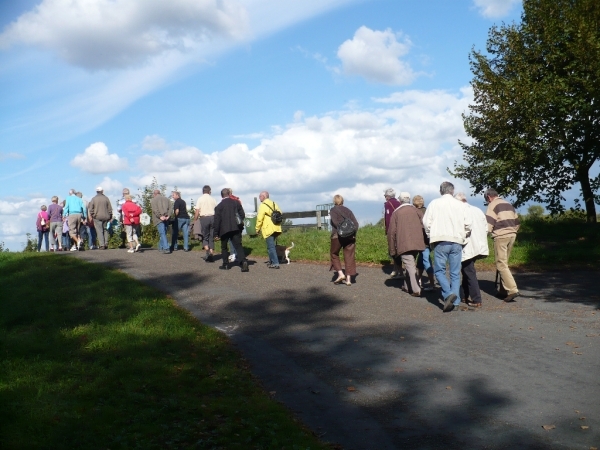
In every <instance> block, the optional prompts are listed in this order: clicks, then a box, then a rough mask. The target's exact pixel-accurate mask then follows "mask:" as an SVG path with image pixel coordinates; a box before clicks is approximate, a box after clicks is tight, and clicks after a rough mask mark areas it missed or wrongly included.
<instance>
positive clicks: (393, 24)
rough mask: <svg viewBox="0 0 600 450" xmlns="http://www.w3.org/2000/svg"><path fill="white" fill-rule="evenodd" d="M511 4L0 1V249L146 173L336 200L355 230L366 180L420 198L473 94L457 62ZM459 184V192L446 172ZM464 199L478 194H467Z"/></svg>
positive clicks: (368, 207)
mask: <svg viewBox="0 0 600 450" xmlns="http://www.w3.org/2000/svg"><path fill="white" fill-rule="evenodd" d="M520 13H521V3H520V1H519V0H453V1H451V2H450V1H448V0H424V1H419V2H418V1H414V0H362V1H361V0H302V1H299V0H293V1H292V0H222V1H216V0H170V1H169V2H164V1H159V0H146V1H143V2H142V1H140V0H69V1H67V0H43V1H41V2H40V1H39V0H38V1H28V0H24V1H20V2H0V26H1V27H2V28H1V30H2V31H1V32H0V86H1V87H0V90H1V92H0V105H1V108H0V242H4V243H5V245H6V246H8V247H9V248H10V249H11V250H20V249H22V248H23V245H24V242H25V234H26V233H27V232H31V233H35V217H36V214H37V211H39V208H40V205H41V204H48V203H49V201H50V198H51V197H52V196H53V195H58V196H59V198H60V199H61V200H62V199H63V198H64V197H65V196H66V195H67V193H68V190H69V189H70V188H71V187H73V188H75V189H77V190H80V191H82V192H83V193H84V197H85V198H87V199H89V198H91V197H92V196H93V195H94V194H95V187H96V186H98V185H101V186H102V187H104V190H105V193H106V194H107V195H109V196H110V197H111V198H112V199H113V200H116V199H117V198H119V197H120V193H121V190H122V188H123V187H129V188H130V189H131V190H132V191H133V192H136V191H137V189H138V188H140V187H142V186H144V185H146V184H149V183H150V181H151V180H152V177H156V178H157V180H158V182H159V183H161V184H167V186H168V188H169V189H171V188H172V187H174V186H177V187H178V188H179V189H180V190H181V191H182V196H183V198H184V199H185V200H186V201H188V202H189V200H190V199H191V198H194V199H196V198H197V197H198V196H199V194H201V189H202V186H203V185H204V184H210V185H211V186H212V187H213V192H214V193H217V192H218V191H219V190H220V189H221V188H222V187H231V188H233V190H234V192H235V193H236V195H239V196H240V197H241V198H242V200H243V202H244V204H245V205H248V206H249V205H251V204H252V203H253V202H252V198H253V197H256V196H258V193H259V192H260V191H261V190H264V189H267V190H269V191H270V192H271V197H272V198H274V199H275V200H276V201H277V202H278V203H279V204H280V205H281V207H282V209H283V210H284V211H297V210H305V209H313V208H314V206H315V205H316V204H320V203H328V202H330V201H331V197H332V196H333V195H334V194H336V193H341V194H342V195H343V196H344V197H345V199H346V205H347V206H349V207H350V208H351V209H353V210H354V211H355V214H356V215H357V217H358V218H359V220H360V221H361V222H363V223H366V222H375V221H377V220H379V218H380V217H381V213H382V204H383V190H384V189H385V188H387V187H393V188H394V189H396V191H397V192H400V191H408V192H410V194H411V195H415V194H421V195H423V196H424V197H425V199H426V202H428V201H430V200H431V199H433V198H435V197H437V196H438V195H439V194H438V188H439V184H440V183H441V182H442V181H444V180H452V178H451V177H450V176H449V175H448V174H447V172H446V168H447V167H449V166H450V167H451V166H452V165H453V163H454V161H455V160H458V161H460V160H461V151H460V147H459V146H458V140H459V139H461V140H466V139H467V138H466V136H465V134H464V130H463V127H462V119H461V113H462V112H464V111H465V110H466V109H467V106H468V104H469V102H471V101H472V93H471V90H470V88H469V81H470V80H471V73H470V70H469V64H468V55H469V52H470V50H471V48H472V47H475V48H477V49H484V47H485V41H486V37H487V33H488V30H489V28H490V27H491V26H492V25H493V24H500V23H501V22H511V21H518V20H519V17H520ZM452 181H453V182H455V185H456V186H457V189H459V190H463V191H465V192H466V193H467V194H470V192H471V191H470V189H469V185H468V183H467V182H465V181H462V180H452ZM472 202H473V203H474V204H477V205H481V204H482V200H481V199H479V198H473V199H472Z"/></svg>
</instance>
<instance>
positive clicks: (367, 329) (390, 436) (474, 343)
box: [74, 250, 600, 450]
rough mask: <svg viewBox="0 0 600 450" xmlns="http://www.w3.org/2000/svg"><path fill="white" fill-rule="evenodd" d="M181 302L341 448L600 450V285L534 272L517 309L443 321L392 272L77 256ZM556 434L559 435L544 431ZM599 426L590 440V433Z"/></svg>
mask: <svg viewBox="0 0 600 450" xmlns="http://www.w3.org/2000/svg"><path fill="white" fill-rule="evenodd" d="M74 256H76V257H79V258H81V259H85V260H87V261H91V262H97V263H102V264H106V265H107V266H109V267H112V268H115V269H119V270H122V271H123V272H126V273H128V274H129V275H131V276H132V277H134V278H136V279H138V280H140V281H143V282H145V283H148V284H150V285H152V286H154V287H157V288H159V289H161V290H163V291H164V292H166V293H168V294H169V295H171V296H172V297H173V298H175V300H176V301H177V303H178V304H179V305H180V306H181V307H183V308H186V309H188V310H189V311H191V312H192V313H193V314H194V315H195V316H196V317H197V318H198V319H199V320H201V321H202V322H204V323H206V324H209V325H211V326H214V327H216V328H218V329H219V330H222V331H223V332H224V333H226V334H227V335H228V336H230V338H231V339H232V341H233V342H234V343H235V345H236V346H237V347H238V348H239V349H240V351H241V352H242V353H243V354H244V356H245V358H247V359H248V360H249V362H250V363H251V366H252V370H253V372H254V373H255V374H256V376H257V377H258V378H259V379H260V380H261V382H262V383H263V385H264V387H265V389H266V390H267V391H269V392H271V393H272V395H273V396H274V398H275V399H277V400H278V401H281V402H283V403H284V404H286V405H287V406H288V407H289V408H290V409H291V410H292V411H294V413H295V414H296V415H297V416H298V417H299V418H300V419H301V420H302V421H303V422H304V423H306V424H307V425H308V426H309V427H310V428H311V429H312V430H313V431H314V432H315V433H316V434H317V435H319V436H321V437H322V439H323V440H325V441H329V442H332V443H337V444H340V445H341V446H342V447H343V448H344V449H347V450H351V449H357V450H358V449H382V450H383V449H439V448H442V447H443V448H450V449H516V448H519V449H585V450H588V449H590V448H593V447H598V448H600V320H599V319H600V295H599V291H598V289H597V288H596V281H597V279H598V277H599V276H600V272H586V273H583V272H566V273H559V272H557V273H543V274H542V273H528V274H516V276H515V278H516V280H517V284H518V286H519V288H520V291H521V293H522V294H524V296H523V297H520V298H518V299H517V300H518V301H517V302H515V303H510V304H505V303H504V302H502V301H499V300H497V299H495V298H494V297H492V296H490V295H489V294H488V293H492V292H493V290H494V281H493V278H494V273H492V272H483V273H480V274H479V278H480V286H481V288H482V290H483V291H484V293H483V295H484V300H483V301H484V306H483V308H481V309H480V310H476V311H473V310H466V311H461V312H452V313H442V311H441V307H442V305H441V303H440V302H439V301H438V300H437V298H436V296H437V294H436V293H428V295H427V298H413V297H410V296H409V295H408V294H405V293H403V292H402V291H401V290H400V283H401V281H400V280H389V279H388V276H387V275H386V273H385V272H384V270H383V269H382V268H373V267H359V275H358V276H357V279H356V283H355V284H353V285H352V286H345V285H339V286H337V285H334V284H333V283H332V282H331V280H332V273H330V272H328V271H327V269H328V267H327V266H323V265H317V264H304V263H292V264H291V265H283V266H282V268H281V270H270V269H267V268H266V263H265V260H264V259H259V258H253V257H252V256H250V260H251V264H250V272H249V273H241V272H240V270H239V268H232V269H231V270H229V271H223V270H219V269H218V266H219V264H220V261H217V262H215V263H206V262H205V261H204V260H202V259H201V256H202V253H200V252H195V251H192V252H188V253H185V252H183V251H178V252H174V253H172V254H170V255H163V254H159V252H158V251H156V250H145V251H143V252H141V253H138V254H129V253H127V252H126V251H125V250H108V251H87V252H78V253H75V254H74ZM544 427H546V428H550V429H545V428H544ZM585 427H587V428H585Z"/></svg>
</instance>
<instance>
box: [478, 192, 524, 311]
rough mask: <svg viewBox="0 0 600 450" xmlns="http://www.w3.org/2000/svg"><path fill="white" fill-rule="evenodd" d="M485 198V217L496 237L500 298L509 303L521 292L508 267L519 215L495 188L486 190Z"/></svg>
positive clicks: (494, 237)
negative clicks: (486, 204) (486, 205)
mask: <svg viewBox="0 0 600 450" xmlns="http://www.w3.org/2000/svg"><path fill="white" fill-rule="evenodd" d="M484 198H485V201H486V202H488V207H487V211H486V212H485V217H486V219H487V224H488V232H489V233H490V234H491V235H492V238H493V239H494V254H495V262H496V271H497V272H498V274H499V275H500V286H499V288H498V298H500V299H503V300H504V301H505V302H507V303H508V302H513V301H515V298H517V297H518V296H519V295H521V294H520V293H519V289H518V288H517V283H516V282H515V279H514V278H513V276H512V273H511V272H510V269H509V268H508V260H509V259H510V254H511V252H512V249H513V246H514V245H515V239H516V238H517V232H518V231H519V226H520V221H519V216H518V214H517V211H515V208H514V207H513V206H512V205H511V204H510V203H508V202H507V201H506V200H504V199H502V198H500V197H499V196H498V191H496V190H495V189H488V190H487V191H485V194H484Z"/></svg>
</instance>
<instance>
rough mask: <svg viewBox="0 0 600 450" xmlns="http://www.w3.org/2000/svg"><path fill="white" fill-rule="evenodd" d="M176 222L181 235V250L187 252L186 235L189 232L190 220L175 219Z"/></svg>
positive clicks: (187, 237)
mask: <svg viewBox="0 0 600 450" xmlns="http://www.w3.org/2000/svg"><path fill="white" fill-rule="evenodd" d="M177 222H178V226H179V229H180V230H181V232H182V233H183V249H184V250H185V251H188V250H189V246H188V239H189V236H188V233H189V230H190V219H177Z"/></svg>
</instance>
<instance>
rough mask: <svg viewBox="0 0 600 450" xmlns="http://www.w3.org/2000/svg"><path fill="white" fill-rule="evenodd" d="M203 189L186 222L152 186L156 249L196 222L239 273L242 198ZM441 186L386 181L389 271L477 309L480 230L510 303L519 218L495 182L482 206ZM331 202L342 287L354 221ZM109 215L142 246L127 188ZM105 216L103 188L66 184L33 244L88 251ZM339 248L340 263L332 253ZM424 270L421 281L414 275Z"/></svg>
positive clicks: (349, 271)
mask: <svg viewBox="0 0 600 450" xmlns="http://www.w3.org/2000/svg"><path fill="white" fill-rule="evenodd" d="M211 194H212V192H211V188H210V186H208V185H207V186H204V187H203V189H202V196H201V197H200V198H199V199H198V202H197V203H196V205H195V210H194V223H193V224H190V221H191V218H190V214H189V212H188V210H187V205H186V202H185V201H184V200H183V199H182V198H181V193H180V192H179V191H173V192H172V198H171V199H169V198H167V197H165V196H164V195H163V194H162V192H161V191H160V190H158V189H156V190H154V192H153V198H152V200H151V201H150V205H151V209H152V217H151V220H152V223H153V224H154V225H155V226H156V229H157V230H158V234H159V243H158V249H159V251H161V252H162V253H164V254H169V253H171V252H172V251H176V250H178V237H179V233H180V231H181V232H182V234H183V250H184V251H186V252H187V251H189V250H190V248H189V234H190V229H195V232H194V234H196V235H198V236H199V238H200V239H201V240H202V245H203V249H204V251H205V252H206V255H205V256H204V259H205V260H206V261H207V262H213V261H214V251H215V241H218V240H220V241H221V255H222V264H221V266H220V269H222V270H229V269H230V268H231V267H232V266H239V267H240V268H241V271H242V272H248V271H249V268H248V260H247V258H246V255H245V252H244V248H243V247H242V231H243V228H244V219H245V218H246V214H245V212H244V208H243V207H242V202H241V200H240V199H239V198H238V197H236V196H234V195H233V191H232V190H231V189H230V188H223V189H222V190H221V201H220V202H219V203H217V202H216V200H215V199H214V198H213V197H212V196H211ZM440 194H441V197H440V198H437V199H435V200H433V201H431V202H430V203H429V205H428V207H427V208H425V201H424V199H423V197H421V196H420V195H416V196H414V197H413V198H412V203H411V197H410V194H409V193H408V192H401V193H400V194H399V196H398V197H397V198H396V193H395V191H394V190H393V189H392V188H389V189H387V190H386V191H385V192H384V197H385V203H384V223H385V233H386V236H387V244H388V252H389V254H390V257H391V258H392V260H393V262H394V270H393V272H392V274H391V277H392V278H396V277H400V276H402V275H401V274H403V278H404V283H403V286H402V290H404V291H405V292H407V293H408V294H410V295H412V296H414V297H420V296H422V293H423V292H424V291H433V290H435V289H436V284H435V281H436V280H437V283H438V284H439V286H440V290H441V295H442V298H443V301H444V307H443V311H444V312H450V311H458V310H459V305H460V302H461V300H462V301H464V302H465V303H466V304H467V305H468V306H469V307H473V308H479V307H481V305H482V300H481V292H480V289H479V283H478V280H477V273H476V270H475V261H476V260H477V259H480V258H485V257H486V256H488V255H489V249H488V243H487V242H488V241H487V235H488V233H489V234H491V236H492V238H493V240H494V251H495V262H496V268H497V274H498V276H499V278H500V281H499V289H498V296H499V297H500V298H502V299H503V300H504V301H506V302H511V301H514V300H515V298H516V297H518V296H519V291H518V288H517V285H516V283H515V280H514V278H513V276H512V274H511V272H510V269H509V267H508V259H509V257H510V253H511V250H512V247H513V245H514V242H515V238H516V234H517V231H518V229H519V217H518V215H517V212H516V211H515V209H514V207H513V206H512V205H511V204H510V203H508V202H507V201H506V200H504V199H501V198H500V197H499V196H498V193H497V191H496V190H494V189H488V190H487V191H486V192H485V195H484V197H485V200H486V202H487V203H488V206H487V211H486V213H485V214H484V213H483V212H482V211H481V210H480V209H479V208H476V207H474V206H472V205H469V204H468V202H467V198H466V195H465V194H464V193H462V192H459V193H456V194H455V193H454V186H453V185H452V183H450V182H447V181H445V182H443V183H442V184H441V186H440ZM259 199H260V202H261V204H260V207H259V208H258V212H257V217H256V231H257V233H261V234H262V237H263V238H264V239H265V242H266V246H267V253H268V256H269V261H268V265H267V267H268V268H270V269H279V268H280V266H279V258H278V255H277V251H276V241H277V237H278V236H279V235H280V234H281V233H282V228H281V209H280V208H279V206H278V205H277V204H276V203H275V202H274V201H273V200H271V199H270V198H269V193H268V192H267V191H263V192H261V193H260V195H259ZM333 203H334V206H333V208H332V209H331V210H330V212H329V215H330V224H331V242H330V260H331V266H330V270H331V271H335V272H336V274H337V276H336V277H335V279H334V280H333V282H334V283H335V284H345V285H347V286H351V285H352V279H353V277H355V276H356V262H355V251H356V231H357V230H358V228H359V223H358V221H357V219H356V217H355V215H354V213H353V212H352V211H351V210H350V209H348V208H347V207H346V206H344V198H343V197H342V196H341V195H335V196H334V197H333ZM117 213H118V218H119V222H120V223H122V224H123V226H124V230H125V236H126V239H127V244H128V247H129V248H128V252H130V253H135V252H137V251H138V250H139V249H140V246H141V244H140V239H139V237H140V221H141V216H142V215H143V213H142V209H141V207H140V206H139V205H138V204H137V203H136V201H135V200H134V199H133V198H132V196H131V195H130V192H129V189H127V188H125V189H124V190H123V197H122V198H121V199H120V200H119V201H118V202H117ZM112 220H113V209H112V206H111V203H110V201H109V199H108V198H107V197H106V196H105V195H104V192H103V189H102V187H97V188H96V196H94V197H93V198H92V199H91V200H90V202H89V203H86V202H85V201H84V200H83V199H82V194H81V193H80V192H76V191H75V190H74V189H71V190H70V192H69V196H68V197H67V198H66V199H65V200H64V201H63V202H62V204H59V203H58V197H57V196H54V197H52V204H51V205H50V206H49V207H46V205H43V206H42V207H41V211H40V212H39V214H38V217H37V223H36V225H37V229H38V233H39V234H38V251H39V250H40V249H41V245H42V240H45V243H46V250H47V251H48V250H50V251H63V250H67V249H69V250H70V251H77V250H80V249H81V248H82V246H83V242H84V238H85V237H86V234H87V238H88V239H89V247H90V248H91V249H95V248H100V249H106V248H108V239H109V231H108V230H109V228H110V224H111V221H112ZM169 225H171V230H172V235H171V242H170V243H169V240H168V238H167V232H168V229H169ZM48 236H49V237H50V243H49V242H48ZM96 239H97V241H98V245H96ZM49 246H50V249H49ZM69 247H70V248H69ZM342 251H343V255H344V266H345V267H344V268H342V263H341V260H340V252H342ZM432 255H433V263H432V261H431V256H432ZM344 269H345V270H344ZM424 273H425V274H426V275H427V278H428V281H429V283H428V284H425V283H422V278H423V274H424ZM461 275H462V277H461ZM461 278H462V281H461ZM461 288H462V295H461Z"/></svg>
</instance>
